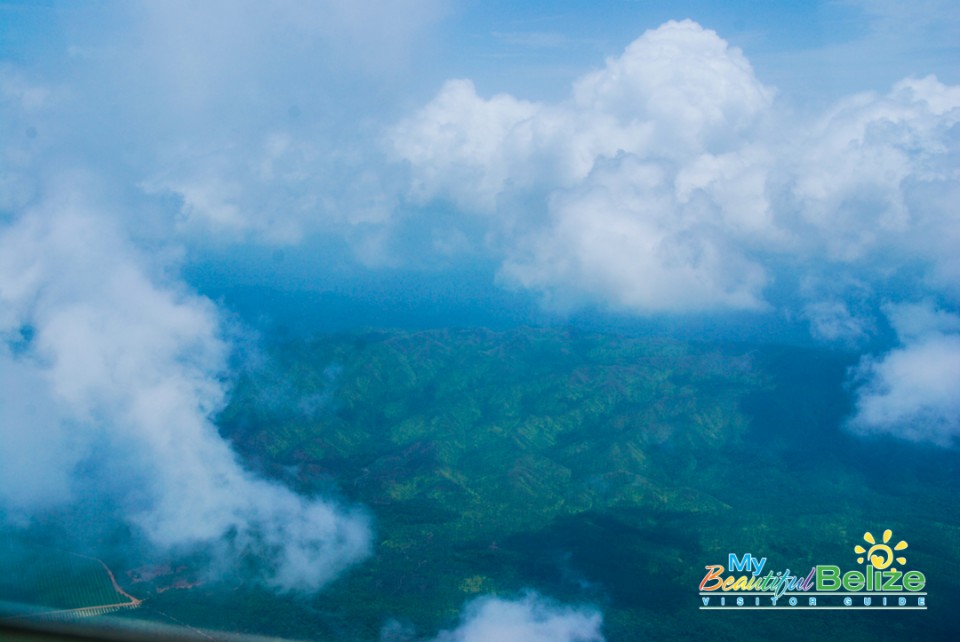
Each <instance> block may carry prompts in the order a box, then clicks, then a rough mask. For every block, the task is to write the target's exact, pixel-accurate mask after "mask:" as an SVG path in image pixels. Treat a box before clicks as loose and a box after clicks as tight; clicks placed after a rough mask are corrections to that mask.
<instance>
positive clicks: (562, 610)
mask: <svg viewBox="0 0 960 642" xmlns="http://www.w3.org/2000/svg"><path fill="white" fill-rule="evenodd" d="M601 624H602V618H601V616H600V614H599V613H598V612H597V611H595V610H593V609H588V608H572V607H569V606H560V605H557V604H553V603H551V602H549V601H548V600H545V599H544V598H542V597H540V596H539V595H537V594H535V593H531V594H528V595H527V596H526V597H524V598H522V599H519V600H505V599H501V598H496V597H482V598H479V599H477V600H474V601H473V602H470V603H469V604H468V605H467V606H466V608H465V609H464V612H463V614H462V615H461V618H460V625H459V626H458V627H457V628H456V629H453V630H452V631H443V632H441V633H440V634H439V635H438V636H437V637H435V638H433V640H432V642H602V641H603V640H604V637H603V635H602V634H601V632H600V627H601Z"/></svg>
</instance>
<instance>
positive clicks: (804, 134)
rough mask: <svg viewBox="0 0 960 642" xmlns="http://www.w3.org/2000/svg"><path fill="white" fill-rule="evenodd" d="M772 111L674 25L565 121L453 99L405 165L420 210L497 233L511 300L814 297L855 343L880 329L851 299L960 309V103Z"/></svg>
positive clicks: (412, 136) (400, 133) (746, 80)
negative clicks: (434, 203)
mask: <svg viewBox="0 0 960 642" xmlns="http://www.w3.org/2000/svg"><path fill="white" fill-rule="evenodd" d="M775 95H776V92H775V91H774V90H773V88H771V87H769V86H766V85H764V84H763V83H762V82H761V81H760V80H759V79H757V78H756V76H755V75H754V73H753V70H752V68H751V66H750V64H749V62H748V61H747V60H746V58H745V57H744V55H743V53H742V52H741V51H740V50H738V49H737V48H735V47H731V46H730V45H728V44H727V43H726V42H725V41H724V40H723V39H721V38H720V37H719V36H718V35H717V34H716V33H714V32H713V31H710V30H707V29H704V28H702V27H700V26H699V25H698V24H696V23H694V22H691V21H683V22H668V23H666V24H664V25H663V26H661V27H660V28H658V29H655V30H651V31H648V32H646V33H645V34H644V35H642V36H641V37H640V38H639V39H637V40H636V41H635V42H633V43H632V44H630V45H629V46H628V47H627V48H626V49H625V50H624V52H623V53H622V54H621V55H620V56H618V57H613V58H610V59H608V60H607V61H606V64H605V66H604V67H603V68H601V69H598V70H596V71H593V72H591V73H588V74H586V75H584V76H583V77H581V78H580V79H579V80H577V81H576V82H575V83H574V85H573V88H572V91H571V95H570V97H569V98H568V99H567V100H565V101H562V102H558V103H553V104H549V103H533V102H528V101H524V100H521V99H518V98H514V97H512V96H509V95H498V96H494V97H493V98H490V99H484V98H481V97H479V96H478V95H477V94H476V92H475V90H474V88H473V86H472V85H471V84H470V83H469V81H464V80H458V81H451V82H449V83H447V84H446V85H445V86H444V87H443V88H442V89H441V90H440V92H439V94H438V95H437V97H436V98H435V99H434V100H433V101H431V102H430V103H429V104H428V105H426V106H425V107H423V108H422V109H421V110H419V111H417V112H416V113H414V114H412V115H410V116H409V117H408V118H406V119H404V120H402V121H401V122H399V123H398V124H397V125H396V126H395V127H394V128H393V129H392V130H391V134H390V137H389V147H390V149H391V151H392V153H393V154H394V156H395V157H396V158H398V159H400V160H402V161H404V162H405V163H407V165H408V167H409V171H410V176H411V179H410V189H409V192H408V198H410V199H412V200H413V201H414V202H429V201H430V200H441V201H442V200H446V201H448V202H451V203H453V204H454V205H455V206H456V207H457V208H459V209H461V210H463V211H465V212H475V213H480V214H484V215H486V216H487V217H488V220H490V221H491V223H490V225H491V232H490V236H489V238H488V244H489V245H490V246H491V247H492V248H493V249H494V251H496V252H498V253H499V254H500V255H501V256H502V266H501V271H500V278H501V281H502V282H503V283H506V284H509V285H513V286H519V287H523V288H528V289H531V290H533V291H535V292H539V293H541V294H542V295H543V296H544V298H545V300H547V301H548V302H550V303H552V304H554V305H558V306H561V307H564V306H571V305H574V306H576V305H582V304H585V303H594V304H600V305H602V306H607V307H611V308H615V309H621V310H627V311H632V312H640V313H655V312H662V311H667V312H674V311H698V310H715V309H728V310H738V309H753V310H762V309H766V308H768V307H769V306H768V304H769V301H768V293H767V290H768V288H769V287H770V286H771V285H772V284H775V283H778V282H781V283H790V282H797V281H800V282H803V283H805V284H807V286H805V287H804V288H800V289H799V290H795V291H794V292H793V293H792V295H793V296H794V297H800V298H801V299H806V300H807V301H806V303H804V304H802V305H804V306H805V307H806V313H805V316H807V317H808V318H811V319H813V320H814V323H813V327H814V330H815V331H816V332H820V333H821V334H822V335H824V336H827V337H828V338H829V337H833V338H837V337H840V336H841V335H844V336H845V337H846V338H847V339H851V338H852V339H854V340H855V339H856V335H858V334H862V333H864V332H866V329H867V328H868V327H869V325H870V324H869V323H868V322H866V321H864V322H860V321H855V320H854V319H853V318H852V317H851V318H847V319H844V318H843V317H844V315H843V312H842V310H841V308H840V307H838V306H844V303H842V301H843V299H844V298H845V297H846V296H848V295H849V292H847V291H844V290H843V289H842V288H841V287H840V284H842V283H857V284H858V285H857V287H856V291H857V296H859V297H862V296H863V291H864V290H865V289H868V290H869V289H871V288H872V289H874V290H880V289H883V288H885V287H886V286H887V285H888V284H889V283H890V282H892V281H895V280H896V279H897V278H900V277H901V276H902V275H904V274H909V275H912V276H908V277H907V278H913V279H915V280H916V279H921V280H922V284H923V285H924V287H928V288H931V289H933V290H934V291H938V292H943V293H949V294H950V295H951V296H956V295H957V292H956V285H955V284H956V283H957V282H960V281H958V279H957V278H956V277H957V276H960V275H958V274H957V269H958V267H957V266H958V260H957V258H956V253H955V252H954V251H953V250H952V248H954V247H956V244H957V242H958V241H960V238H958V235H960V216H958V213H957V210H956V208H955V207H954V206H953V205H952V203H955V202H957V199H958V197H960V190H958V185H960V181H958V173H957V169H956V168H957V158H958V150H960V145H958V141H960V138H958V127H957V124H958V122H960V87H951V86H947V85H944V84H942V83H940V82H939V81H937V80H936V79H935V78H933V77H926V78H908V79H906V80H903V81H901V82H899V83H897V84H896V85H895V86H894V87H893V88H892V89H891V91H890V92H888V93H887V94H876V93H864V94H859V95H856V96H851V97H848V98H845V99H843V100H841V101H839V102H838V103H837V104H836V105H834V106H832V107H831V108H830V109H828V110H827V111H826V112H825V113H822V114H819V115H810V114H797V113H793V112H791V110H790V109H789V108H787V107H786V106H784V105H782V104H779V103H777V101H776V98H775ZM811 283H820V284H821V285H822V286H823V287H822V288H820V289H811V288H810V287H809V284H811ZM829 301H833V302H834V304H833V305H832V307H831V305H828V304H827V302H829ZM838 302H839V303H838Z"/></svg>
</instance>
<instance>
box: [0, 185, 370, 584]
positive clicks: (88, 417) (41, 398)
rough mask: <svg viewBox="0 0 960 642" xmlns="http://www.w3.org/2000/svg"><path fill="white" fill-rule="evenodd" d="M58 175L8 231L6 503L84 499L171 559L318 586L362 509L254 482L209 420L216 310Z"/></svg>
mask: <svg viewBox="0 0 960 642" xmlns="http://www.w3.org/2000/svg"><path fill="white" fill-rule="evenodd" d="M91 191H95V190H91V189H89V184H88V183H87V182H86V180H85V179H83V178H71V179H61V180H60V181H59V182H58V183H57V184H56V185H55V186H51V188H50V189H49V190H47V192H48V193H49V194H52V195H55V196H49V197H48V198H47V199H46V200H44V201H43V202H41V203H39V204H37V205H35V206H34V207H32V208H29V209H28V210H27V211H24V212H22V213H18V215H17V216H16V217H15V218H14V219H13V220H11V221H10V222H9V223H8V224H6V225H4V226H3V227H2V228H0V337H2V338H3V340H4V341H3V348H2V349H0V381H2V382H3V383H4V384H5V385H4V386H3V392H2V396H3V404H2V411H0V414H2V419H3V421H2V422H0V470H2V471H3V472H2V473H0V475H2V479H3V481H4V483H3V484H2V485H0V503H2V504H3V505H4V506H5V507H6V508H7V509H8V510H9V511H12V512H14V513H19V514H20V515H24V514H26V515H30V514H36V513H37V512H42V511H43V510H45V509H51V510H52V509H64V508H65V507H67V506H69V504H70V502H71V500H72V499H74V498H75V497H76V496H81V495H84V494H88V493H93V494H95V495H96V496H98V497H100V498H101V499H100V500H99V501H101V503H102V504H104V505H108V504H110V503H113V505H114V506H116V507H119V509H120V510H122V511H123V512H124V515H125V519H126V520H127V521H128V522H129V523H130V524H131V525H132V526H135V527H137V528H138V529H139V530H140V532H142V533H143V534H144V535H145V536H146V538H147V539H148V540H149V541H150V542H152V543H153V544H155V545H156V546H157V547H159V548H161V549H164V550H169V549H173V550H195V549H196V548H201V549H204V550H209V551H211V552H212V553H213V554H214V555H215V556H219V557H220V559H221V561H222V562H223V563H230V561H231V560H236V559H238V558H239V557H240V556H241V555H243V554H247V553H250V554H253V555H255V556H257V557H259V558H261V559H262V560H263V562H264V568H265V569H266V570H265V572H264V581H266V582H267V583H268V584H271V585H275V586H278V587H281V588H284V589H303V590H313V589H316V588H317V587H319V586H320V585H321V584H323V583H324V582H326V581H327V580H329V579H330V578H331V577H333V576H334V575H335V574H336V573H337V572H339V571H340V570H342V569H343V568H345V567H346V566H348V565H350V564H352V563H353V562H356V561H357V560H359V559H360V558H362V557H363V556H364V555H366V554H367V551H368V546H369V528H368V524H367V520H366V518H365V517H364V515H363V514H361V513H359V512H358V511H356V510H355V509H349V508H344V507H339V506H337V505H336V504H334V503H332V502H328V501H325V500H322V499H319V498H306V497H301V496H299V495H297V494H295V493H293V492H292V491H291V490H289V489H287V488H285V487H282V486H280V485H278V484H277V483H274V482H270V481H266V480H263V479H259V478H257V477H255V476H254V475H253V474H251V473H250V472H248V471H246V470H245V469H244V468H243V466H242V465H241V464H240V462H239V461H238V459H237V457H236V455H235V453H234V452H233V451H232V450H231V449H230V447H229V446H228V444H227V443H226V442H225V441H224V440H223V439H222V438H221V437H220V436H219V434H218V433H217V430H216V427H215V426H214V425H213V423H212V422H211V420H210V416H211V414H212V413H213V412H215V411H216V410H217V409H219V408H220V407H221V405H222V403H223V397H224V387H223V383H222V374H223V372H224V368H225V359H226V356H227V353H228V350H229V346H228V345H227V343H226V342H225V341H224V339H223V338H222V330H221V326H220V321H219V318H218V313H217V310H216V308H215V307H214V305H213V304H212V303H211V302H210V301H208V300H207V299H204V298H202V297H199V296H197V295H195V294H193V293H191V292H190V291H189V290H188V289H186V288H185V286H183V285H182V284H181V283H178V282H177V280H176V279H175V278H174V276H173V275H171V274H170V273H169V272H168V270H167V267H166V266H165V265H164V264H163V261H160V260H148V259H147V258H146V257H145V256H144V255H142V254H141V253H140V252H139V251H138V250H137V249H136V248H135V247H133V246H132V245H131V243H130V241H129V240H128V239H127V238H126V237H125V235H124V234H123V233H122V229H121V228H120V226H118V225H117V224H116V223H115V222H114V220H113V219H112V218H111V215H110V214H109V213H105V212H99V213H98V212H97V211H96V209H95V208H93V207H92V206H91V205H90V204H89V203H88V202H87V200H86V199H85V198H84V197H81V196H79V195H80V194H82V193H85V192H86V193H89V192H91Z"/></svg>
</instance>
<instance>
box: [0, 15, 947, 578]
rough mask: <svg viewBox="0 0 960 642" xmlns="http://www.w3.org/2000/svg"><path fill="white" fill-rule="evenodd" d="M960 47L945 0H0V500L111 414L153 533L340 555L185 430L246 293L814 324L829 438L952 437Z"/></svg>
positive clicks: (665, 326)
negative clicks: (833, 408)
mask: <svg viewBox="0 0 960 642" xmlns="http://www.w3.org/2000/svg"><path fill="white" fill-rule="evenodd" d="M957 60H960V5H958V4H957V3H956V2H952V1H948V0H942V1H941V0H919V1H915V2H911V3H902V2H895V1H893V0H889V1H884V0H878V1H876V2H867V1H866V0H844V1H841V0H832V1H822V2H745V1H741V2H724V3H717V2H669V3H668V2H609V3H600V4H597V3H586V2H536V3H533V2H531V3H522V4H519V5H518V4H517V3H507V2H479V1H477V2H463V3H457V2H444V1H441V0H432V1H424V2H418V3H406V2H400V1H394V0H384V1H381V2H367V3H363V2H348V1H346V0H328V1H327V2H317V3H302V2H296V1H293V0H286V1H282V2H271V3H258V2H246V1H243V2H226V1H210V2H202V3H193V2H181V1H173V0H171V1H165V2H133V1H130V2H107V1H101V2H89V3H75V2H62V3H61V2H10V1H7V2H0V339H2V341H0V383H3V384H4V385H2V386H0V418H2V419H3V421H2V422H0V460H2V461H0V464H2V465H0V507H2V510H4V511H6V512H7V514H9V515H20V516H21V517H23V516H24V515H27V516H29V515H30V514H33V512H35V511H38V510H42V509H50V508H51V507H56V506H57V505H58V502H63V501H66V500H68V499H69V497H70V495H71V493H82V492H83V491H84V490H85V489H88V486H85V484H86V485H89V484H91V483H93V482H92V481H91V480H89V479H85V478H82V476H78V475H77V474H76V471H77V470H79V468H80V465H81V463H82V462H84V461H86V460H85V459H84V458H85V457H89V456H93V455H90V452H91V450H92V444H93V443H94V441H95V440H98V439H101V437H102V436H103V435H104V434H106V435H108V437H109V440H108V441H110V443H113V444H114V447H116V448H119V449H122V450H123V452H125V453H128V454H129V453H134V457H137V456H142V458H143V470H144V471H145V472H143V474H145V475H148V476H149V475H151V474H152V475H154V476H155V477H154V481H153V482H152V484H151V486H150V488H151V489H152V490H151V492H152V493H153V496H152V500H153V501H152V503H151V504H150V507H149V508H144V509H143V510H141V511H139V512H136V513H135V514H132V515H131V516H130V518H129V519H130V521H131V523H133V524H135V525H136V526H137V527H138V528H140V529H142V531H143V532H144V533H145V534H146V536H147V537H148V538H149V539H150V540H151V541H153V542H154V543H156V544H158V545H162V546H176V545H180V544H183V543H184V542H185V541H207V540H209V541H218V538H219V536H220V535H221V534H222V533H224V532H227V531H229V530H231V529H234V530H239V531H240V532H247V531H245V529H248V530H250V531H258V532H266V533H270V534H271V537H274V538H275V539H277V540H281V539H283V537H284V532H285V531H284V525H285V524H289V523H290V520H294V521H296V520H300V521H299V522H297V523H298V525H299V526H298V528H299V530H298V531H297V532H298V533H301V536H299V537H296V538H292V539H289V543H288V544H285V545H283V546H280V547H279V548H277V547H273V548H271V549H270V550H271V551H272V552H270V553H269V554H271V555H274V556H279V557H278V558H277V559H275V560H274V562H275V567H276V568H277V569H278V573H277V575H276V576H275V577H273V578H272V580H271V581H272V582H273V583H274V584H275V585H277V586H288V587H289V586H294V587H301V588H307V589H312V588H316V587H318V586H320V585H321V584H322V583H323V582H325V581H326V580H327V579H329V577H331V576H332V575H333V574H334V573H336V572H337V571H338V570H339V569H340V568H342V566H343V565H345V564H346V563H348V562H349V561H351V560H356V559H359V558H361V557H362V556H363V555H364V554H365V551H366V546H367V536H368V533H367V531H366V528H367V526H366V524H365V521H364V519H363V517H362V515H361V514H360V513H358V512H356V511H355V510H353V509H352V508H350V507H342V506H336V505H334V504H332V503H328V502H325V501H323V500H320V499H318V500H316V501H306V500H303V499H302V498H297V497H295V496H293V494H292V493H290V492H289V491H288V490H286V489H283V488H280V487H278V486H276V485H273V484H271V483H268V482H265V481H263V480H260V479H257V478H255V477H253V476H252V475H250V474H249V473H247V472H245V471H243V470H242V467H241V466H240V465H239V464H238V462H237V461H236V459H235V457H234V456H233V454H232V451H230V449H229V447H228V446H227V445H226V444H225V443H224V442H222V440H220V439H219V437H218V436H217V433H216V429H215V427H214V426H213V425H212V423H211V420H210V413H211V412H212V411H213V410H214V409H216V408H217V407H219V404H222V402H223V400H224V399H225V397H226V395H228V394H229V390H228V389H227V387H226V386H225V384H224V381H226V380H228V379H229V363H230V355H231V354H233V353H235V352H236V351H239V350H241V347H240V346H245V345H248V343H249V340H248V339H241V337H249V336H250V334H251V333H252V332H253V329H254V328H257V327H259V326H262V325H263V323H262V322H263V319H265V318H266V319H271V318H272V319H273V321H275V322H277V323H279V324H281V325H287V326H290V325H297V324H299V326H300V329H308V328H310V327H316V328H330V327H344V326H350V325H371V324H377V323H379V324H387V325H411V326H415V325H417V324H421V325H423V324H427V325H438V324H443V323H455V324H461V325H463V324H493V325H501V326H503V325H511V324H516V323H534V324H539V323H567V322H572V323H578V324H584V325H588V326H591V324H592V326H591V327H598V326H599V327H603V320H606V321H607V322H608V325H607V327H615V328H623V327H627V326H630V324H631V323H634V324H647V325H646V326H645V327H647V328H648V329H652V330H654V331H657V332H660V331H666V332H671V331H672V332H677V333H679V334H681V335H683V336H691V337H699V338H707V339H712V338H723V337H726V338H731V337H733V338H737V339H741V340H762V341H774V342H776V341H789V342H796V341H805V342H808V343H813V344H815V345H820V346H827V347H833V348H836V349H842V350H847V351H850V352H853V353H856V354H859V355H860V362H859V366H858V367H857V368H856V370H855V371H854V372H851V382H852V383H851V394H852V395H853V396H854V406H855V412H854V414H853V415H852V416H851V417H850V419H849V428H850V429H851V430H854V431H858V432H862V433H882V434H892V435H894V436H895V437H897V438H902V439H909V440H915V441H922V442H926V443H930V444H933V445H935V446H937V447H947V448H952V447H955V446H956V444H957V439H958V437H960V390H958V387H957V386H958V383H957V382H960V314H958V310H960V288H958V285H957V284H958V283H960V259H958V254H957V251H956V250H957V247H960V214H958V211H957V208H956V205H955V204H956V203H958V202H960V175H958V168H960V68H958V65H957V64H956V62H957ZM598 319H599V320H600V321H598ZM266 327H268V328H269V327H270V326H269V324H267V325H266ZM38 408H40V409H42V412H38V411H37V409H38ZM92 418H96V420H97V421H96V422H94V421H93V419H92ZM23 425H30V426H32V430H31V432H29V434H27V433H25V432H22V431H20V430H19V429H18V428H16V427H17V426H23ZM169 426H177V431H178V432H177V435H176V437H177V439H176V440H175V441H176V443H178V444H180V446H177V447H173V446H171V440H170V439H169V435H168V434H167V432H166V431H168V430H169ZM78 427H81V428H87V429H78ZM50 444H55V445H56V446H55V447H44V448H40V447H39V446H40V445H45V446H46V445H50ZM138 453H139V455H137V454H138ZM41 468H42V469H47V470H56V471H59V472H58V474H56V475H51V476H48V477H47V478H45V479H44V480H33V479H32V478H31V477H30V476H29V475H27V474H25V471H29V470H31V469H32V470H37V469H41ZM88 469H89V467H88ZM169 470H175V471H178V472H179V476H172V475H170V473H169V472H166V471H169ZM182 478H185V479H190V480H191V483H192V484H193V487H194V488H206V489H207V491H208V492H207V493H205V494H204V495H203V496H204V497H206V498H207V499H208V501H205V502H201V503H200V504H199V505H194V506H193V507H192V508H191V509H189V510H188V509H187V508H184V506H186V503H185V502H182V501H180V500H182V499H183V493H185V492H187V490H186V489H185V487H184V486H183V484H182V483H180V482H178V480H179V479H182ZM222 480H228V481H227V482H222ZM101 481H102V480H101ZM98 483H99V482H98ZM106 492H108V493H115V494H118V495H119V494H122V489H119V488H113V489H107V491H106ZM238 498H241V499H238ZM225 507H226V508H225ZM198 524H200V525H205V527H204V528H200V527H197V525H198ZM318 524H323V525H326V526H327V527H329V528H331V529H334V530H337V529H339V531H338V532H340V533H342V534H343V537H341V538H340V540H339V542H340V545H339V546H340V548H337V547H333V548H329V547H328V548H324V546H323V545H324V542H319V543H318V542H317V541H315V540H314V539H311V536H310V535H309V534H304V533H307V532H308V531H310V529H311V528H312V527H313V526H316V525H318ZM185 525H188V526H189V527H185ZM321 530H322V529H321ZM327 543H328V542H327ZM318 544H319V548H318ZM318 550H319V551H320V552H319V553H318V552H317V551H318ZM305 551H313V553H312V554H315V555H316V559H314V560H313V562H314V564H313V565H312V566H311V567H310V568H315V569H316V572H312V571H311V572H302V573H301V572H298V571H297V570H296V569H295V568H294V565H293V564H292V562H291V561H290V560H293V559H296V558H297V556H298V555H302V554H304V552H305ZM338 560H339V561H338Z"/></svg>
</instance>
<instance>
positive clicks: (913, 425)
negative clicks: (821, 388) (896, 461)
mask: <svg viewBox="0 0 960 642" xmlns="http://www.w3.org/2000/svg"><path fill="white" fill-rule="evenodd" d="M888 314H889V316H890V318H891V320H892V322H893V324H894V326H895V328H896V329H897V331H898V334H899V336H900V338H901V340H902V341H903V345H902V347H899V348H897V349H894V350H892V351H890V352H889V353H887V354H885V355H883V356H882V357H879V358H871V357H865V358H864V359H862V360H861V362H860V365H859V366H858V368H857V369H856V372H855V374H856V376H857V378H858V380H859V381H860V382H861V385H860V386H859V389H858V390H857V402H856V412H855V414H854V416H853V417H852V419H851V420H850V422H849V426H850V428H851V429H853V430H855V431H857V432H861V433H888V434H893V435H896V436H898V437H901V438H904V439H910V440H914V441H929V442H933V443H935V444H938V445H941V446H951V445H956V444H957V443H958V441H960V316H957V315H953V314H950V313H947V312H944V311H941V310H936V309H934V308H933V306H932V305H930V304H919V305H905V306H896V307H893V308H891V309H890V310H889V311H888Z"/></svg>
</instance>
